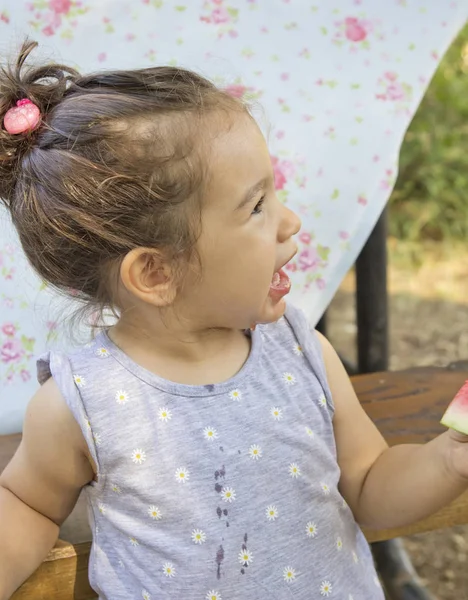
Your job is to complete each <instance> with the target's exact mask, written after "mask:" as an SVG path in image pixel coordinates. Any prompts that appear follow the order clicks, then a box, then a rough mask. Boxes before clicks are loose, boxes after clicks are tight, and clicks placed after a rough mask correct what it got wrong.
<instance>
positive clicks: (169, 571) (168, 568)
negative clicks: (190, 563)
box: [163, 562, 175, 577]
mask: <svg viewBox="0 0 468 600" xmlns="http://www.w3.org/2000/svg"><path fill="white" fill-rule="evenodd" d="M163 573H164V575H165V576H166V577H174V576H175V567H174V565H173V564H172V563H170V562H166V563H164V564H163Z"/></svg>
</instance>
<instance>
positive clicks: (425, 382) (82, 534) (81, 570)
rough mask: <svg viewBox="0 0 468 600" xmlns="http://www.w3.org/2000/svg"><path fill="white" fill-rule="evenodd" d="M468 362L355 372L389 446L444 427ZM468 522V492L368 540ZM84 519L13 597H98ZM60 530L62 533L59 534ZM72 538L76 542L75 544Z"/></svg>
mask: <svg viewBox="0 0 468 600" xmlns="http://www.w3.org/2000/svg"><path fill="white" fill-rule="evenodd" d="M467 373H468V363H460V364H459V365H457V366H456V367H455V368H453V369H438V368H420V369H411V370H408V371H399V372H393V373H392V372H390V373H372V374H369V375H359V376H356V377H353V378H352V380H353V384H354V387H355V389H356V392H357V394H358V396H359V399H360V400H361V403H362V405H363V407H364V409H365V410H366V412H367V413H368V414H369V416H370V417H371V419H372V420H373V421H374V422H375V424H376V425H377V427H378V428H379V429H380V431H381V432H382V434H383V435H384V437H385V439H386V440H387V441H388V443H389V444H390V445H395V444H404V443H424V442H427V441H429V440H431V439H432V438H434V437H435V436H436V435H437V434H439V433H441V432H442V431H444V428H443V427H442V426H441V425H440V424H439V420H440V418H441V415H442V414H443V412H444V410H445V408H446V407H447V405H448V403H449V401H450V400H451V399H452V398H453V396H454V395H455V393H456V392H457V391H458V389H459V388H460V387H461V386H462V384H463V382H464V381H465V379H466V377H467ZM19 441H20V436H19V435H17V436H5V437H3V438H0V471H1V470H2V469H3V467H4V466H5V464H6V463H7V461H8V459H9V457H10V456H11V455H12V454H13V452H14V450H15V448H16V447H17V445H18V443H19ZM464 523H468V492H467V493H466V494H464V495H463V496H462V497H460V498H459V499H458V500H457V501H455V502H453V503H452V504H451V505H450V506H448V507H446V508H444V509H442V510H440V511H439V512H438V513H436V514H435V515H433V516H431V517H429V518H428V519H424V520H422V521H420V522H418V523H415V524H414V525H411V526H409V527H402V528H398V529H390V530H379V531H365V534H366V537H367V539H368V540H369V541H379V540H384V539H390V538H393V537H401V536H405V535H410V534H413V533H418V532H422V531H430V530H433V529H440V528H444V527H451V526H453V525H459V524H464ZM86 527H87V525H86V524H85V522H84V503H83V499H80V501H79V506H78V507H77V508H76V509H75V511H74V513H73V514H72V515H71V517H70V518H69V519H68V520H67V522H66V524H65V526H64V528H63V530H62V531H63V534H64V535H66V536H67V538H68V540H69V542H65V541H60V542H59V543H58V544H57V546H56V547H55V548H54V549H53V550H52V551H51V552H50V554H49V556H48V557H47V559H46V561H44V563H43V564H42V565H41V567H40V568H39V569H38V570H37V571H36V573H35V574H34V575H33V576H32V577H31V578H30V579H29V580H28V581H27V582H26V583H25V584H24V585H23V586H22V587H21V588H20V589H19V590H18V591H17V592H16V594H15V595H14V596H13V597H12V600H70V599H71V598H74V599H75V600H92V599H95V598H96V597H97V596H96V594H95V593H94V592H93V591H92V590H91V588H90V587H89V583H88V576H87V563H88V558H89V550H90V547H91V544H90V543H86V542H85V543H76V542H77V541H78V540H79V541H80V542H82V541H83V540H84V539H85V540H86V539H90V538H89V535H90V533H89V530H88V529H86ZM61 535H62V534H61ZM71 542H74V545H72V543H71Z"/></svg>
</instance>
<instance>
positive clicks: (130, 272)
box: [120, 248, 177, 307]
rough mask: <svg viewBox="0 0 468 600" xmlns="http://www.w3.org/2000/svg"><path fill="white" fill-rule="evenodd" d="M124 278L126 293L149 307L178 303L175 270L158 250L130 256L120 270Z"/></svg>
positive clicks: (134, 251)
mask: <svg viewBox="0 0 468 600" xmlns="http://www.w3.org/2000/svg"><path fill="white" fill-rule="evenodd" d="M120 277H121V280H122V283H123V285H124V287H125V289H126V290H127V291H128V292H129V293H130V294H132V295H133V296H136V297H137V298H138V299H139V300H143V302H146V303H147V304H152V305H153V306H159V307H164V306H169V305H170V304H172V303H173V302H174V299H175V297H176V293H177V286H176V281H175V276H174V270H173V269H172V268H171V266H170V264H169V262H168V261H167V258H166V257H165V256H163V254H162V253H161V252H160V251H158V250H155V249H154V248H136V249H135V250H132V251H131V252H129V253H128V254H127V255H126V256H125V258H124V259H123V261H122V264H121V266H120Z"/></svg>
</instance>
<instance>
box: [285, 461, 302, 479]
mask: <svg viewBox="0 0 468 600" xmlns="http://www.w3.org/2000/svg"><path fill="white" fill-rule="evenodd" d="M288 470H289V474H290V475H291V477H293V478H294V479H296V478H297V477H300V476H301V470H300V468H299V466H298V465H297V464H296V463H291V464H290V465H289V469H288Z"/></svg>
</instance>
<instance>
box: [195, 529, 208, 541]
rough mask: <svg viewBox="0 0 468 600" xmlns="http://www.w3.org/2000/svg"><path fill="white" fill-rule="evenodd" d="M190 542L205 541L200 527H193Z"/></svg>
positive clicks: (204, 534) (204, 535)
mask: <svg viewBox="0 0 468 600" xmlns="http://www.w3.org/2000/svg"><path fill="white" fill-rule="evenodd" d="M192 542H193V543H194V544H200V545H201V544H204V543H205V542H206V533H205V532H204V531H202V530H201V529H194V530H193V531H192Z"/></svg>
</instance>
